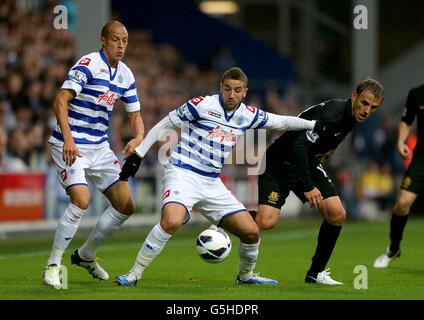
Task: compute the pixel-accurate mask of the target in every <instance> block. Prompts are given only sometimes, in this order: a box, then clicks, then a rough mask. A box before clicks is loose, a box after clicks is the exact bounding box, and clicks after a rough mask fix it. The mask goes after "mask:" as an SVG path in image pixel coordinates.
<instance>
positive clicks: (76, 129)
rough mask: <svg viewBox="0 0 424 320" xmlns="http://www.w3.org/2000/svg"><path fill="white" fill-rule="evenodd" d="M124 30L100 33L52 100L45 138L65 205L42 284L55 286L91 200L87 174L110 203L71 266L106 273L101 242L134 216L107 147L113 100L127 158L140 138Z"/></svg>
mask: <svg viewBox="0 0 424 320" xmlns="http://www.w3.org/2000/svg"><path fill="white" fill-rule="evenodd" d="M127 42H128V32H127V30H126V28H125V27H124V26H123V25H122V24H121V23H120V22H118V21H111V22H108V23H107V24H106V25H105V26H104V27H103V29H102V33H101V44H102V48H101V50H100V51H98V52H93V53H90V54H88V55H86V56H84V57H82V58H81V59H80V60H78V62H77V63H76V64H75V65H74V66H73V67H72V68H71V70H70V71H69V73H68V76H67V78H66V79H65V82H64V83H63V85H62V88H61V90H60V91H59V93H58V95H57V97H56V100H55V102H54V106H53V108H54V111H55V114H56V118H57V122H58V124H57V127H56V129H55V130H54V131H53V133H52V136H51V138H50V140H49V142H50V144H51V145H52V157H53V160H54V162H55V164H56V167H57V170H58V172H59V178H60V182H61V184H62V186H63V188H65V189H66V192H67V194H68V195H69V198H70V202H71V203H70V204H69V206H68V207H67V208H66V210H65V212H64V213H63V215H62V217H61V219H60V221H59V224H58V226H57V229H56V234H55V238H54V242H53V248H52V251H51V254H50V257H49V259H48V262H47V266H46V267H45V268H44V273H43V280H44V283H45V284H48V285H52V286H60V285H61V282H60V278H59V271H60V266H61V260H62V255H63V253H64V251H65V249H66V248H67V247H68V245H69V243H70V241H71V240H72V238H73V236H74V234H75V232H76V231H77V228H78V224H79V221H80V219H81V217H82V216H83V215H84V213H85V212H86V209H87V207H88V204H89V201H90V193H89V189H88V187H87V180H86V176H87V177H88V178H89V179H90V181H91V182H92V183H93V185H94V186H95V187H96V188H97V189H98V190H99V191H101V192H103V193H104V195H105V196H106V197H107V198H108V199H109V201H110V203H111V206H109V208H107V209H106V210H105V211H104V212H103V214H102V215H101V216H100V218H99V220H98V223H97V225H96V226H95V228H94V229H93V231H92V232H91V234H90V236H89V237H88V239H87V241H86V242H85V243H84V244H83V245H82V247H81V248H79V249H77V250H75V252H74V253H73V254H72V256H71V262H72V264H76V265H78V266H81V267H83V268H85V269H87V270H88V272H89V273H90V274H91V275H92V276H93V277H95V278H99V279H101V280H107V279H108V278H109V275H108V274H107V272H106V271H105V270H104V269H103V268H102V267H100V265H99V264H98V263H97V262H96V259H95V258H96V251H97V249H98V247H99V246H100V244H101V243H102V242H103V241H105V240H106V239H107V238H108V237H109V236H111V234H112V233H113V232H114V231H115V230H116V229H118V228H119V227H120V226H121V224H122V223H123V222H124V221H125V220H126V219H127V218H128V217H129V215H131V214H132V213H133V212H134V201H133V199H132V198H131V193H130V190H129V188H128V183H127V182H125V181H122V180H119V173H120V171H121V166H120V163H119V161H118V159H117V158H116V156H115V154H114V153H113V152H112V150H111V149H110V147H109V143H108V141H107V140H108V136H107V132H108V128H109V117H110V115H111V114H112V110H113V106H114V104H115V102H116V100H117V99H121V100H122V101H123V102H124V104H125V109H126V111H127V112H128V115H129V122H130V125H131V127H132V130H133V134H134V139H132V140H130V141H129V142H128V143H127V145H126V146H125V147H124V152H125V153H126V154H127V156H128V155H130V154H132V153H133V152H134V149H135V148H136V147H137V146H138V145H139V144H140V143H141V141H142V140H143V135H144V126H143V121H142V118H141V116H140V112H139V110H140V102H139V100H138V97H137V90H136V84H135V80H134V76H133V74H132V72H131V70H130V69H129V68H128V67H127V66H126V65H125V64H124V63H123V62H121V60H122V59H123V58H124V54H125V50H126V48H127Z"/></svg>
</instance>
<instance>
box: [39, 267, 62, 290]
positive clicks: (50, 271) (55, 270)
mask: <svg viewBox="0 0 424 320" xmlns="http://www.w3.org/2000/svg"><path fill="white" fill-rule="evenodd" d="M59 274H60V267H58V266H57V265H56V264H51V265H48V266H46V267H45V268H44V272H43V282H44V283H45V284H47V285H49V286H53V287H60V286H61V285H62V284H61V282H60V276H59Z"/></svg>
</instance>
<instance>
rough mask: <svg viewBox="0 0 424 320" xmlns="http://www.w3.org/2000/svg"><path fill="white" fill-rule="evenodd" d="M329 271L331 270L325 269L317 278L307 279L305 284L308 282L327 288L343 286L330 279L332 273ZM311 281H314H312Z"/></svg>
mask: <svg viewBox="0 0 424 320" xmlns="http://www.w3.org/2000/svg"><path fill="white" fill-rule="evenodd" d="M329 270H330V269H325V270H324V271H321V272H320V273H318V275H317V277H316V278H313V277H311V276H310V275H309V276H308V277H309V279H307V280H306V281H305V282H307V283H320V284H325V285H327V286H336V285H340V284H343V283H342V282H339V281H336V280H334V279H332V278H331V277H330V271H329ZM310 279H312V281H311V280H310Z"/></svg>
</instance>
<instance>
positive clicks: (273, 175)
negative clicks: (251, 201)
mask: <svg viewBox="0 0 424 320" xmlns="http://www.w3.org/2000/svg"><path fill="white" fill-rule="evenodd" d="M309 171H310V173H311V178H312V181H313V183H314V185H315V187H316V188H317V189H318V190H319V191H320V192H321V195H322V197H323V198H324V199H326V198H330V197H333V196H338V194H337V191H336V189H335V188H334V185H333V183H332V182H331V179H330V177H329V176H328V175H327V173H326V172H325V171H324V169H323V168H322V166H321V165H319V166H318V167H316V168H310V169H309ZM290 191H293V193H294V194H295V195H296V196H297V197H298V198H299V199H300V200H301V201H302V202H306V198H305V195H304V194H303V191H302V189H301V186H300V185H299V182H298V181H297V179H296V177H295V176H294V170H293V169H291V170H290V167H289V166H279V167H267V169H266V170H265V172H264V173H263V174H262V175H260V176H259V179H258V193H259V196H258V198H259V201H258V203H259V204H265V205H269V206H271V207H275V208H278V209H280V208H281V207H282V206H283V205H284V203H285V202H286V198H287V197H288V195H289V193H290Z"/></svg>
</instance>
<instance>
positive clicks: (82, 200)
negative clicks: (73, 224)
mask: <svg viewBox="0 0 424 320" xmlns="http://www.w3.org/2000/svg"><path fill="white" fill-rule="evenodd" d="M71 202H72V204H73V205H75V206H77V207H78V208H80V209H82V210H87V208H88V205H89V204H90V197H86V196H74V197H72V199H71Z"/></svg>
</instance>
